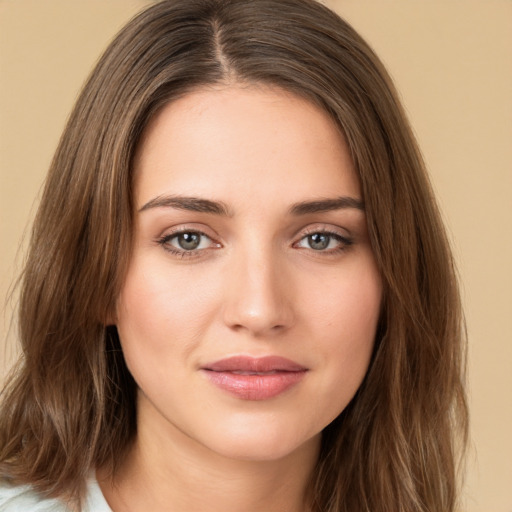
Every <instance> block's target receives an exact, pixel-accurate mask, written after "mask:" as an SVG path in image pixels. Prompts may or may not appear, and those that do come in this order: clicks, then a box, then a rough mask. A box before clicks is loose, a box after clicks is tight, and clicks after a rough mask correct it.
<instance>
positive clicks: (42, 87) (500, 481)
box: [0, 0, 512, 512]
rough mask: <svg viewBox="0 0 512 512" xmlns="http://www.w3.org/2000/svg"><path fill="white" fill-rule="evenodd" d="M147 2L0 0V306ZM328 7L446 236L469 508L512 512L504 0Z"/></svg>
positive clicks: (511, 181) (510, 193)
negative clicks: (361, 52) (72, 123)
mask: <svg viewBox="0 0 512 512" xmlns="http://www.w3.org/2000/svg"><path fill="white" fill-rule="evenodd" d="M148 3H149V2H148V1H144V0H138V1H137V0H108V1H106V0H87V1H86V0H44V1H41V0H0V73H1V75H0V260H1V263H0V297H1V298H3V297H5V296H6V295H7V292H8V289H9V287H10V286H11V285H12V282H13V279H14V276H15V275H16V273H17V272H18V271H19V267H20V263H21V256H22V253H23V243H22V239H23V235H24V233H27V232H28V226H29V222H30V219H31V218H32V216H33V213H34V209H35V207H36V205H37V197H38V193H39V190H40V187H41V184H42V181H43V179H44V175H45V171H46V169H47V167H48V164H49V162H50V159H51V156H52V152H53V150H54V148H55V146H56V143H57V140H58V137H59V134H60V132H61V130H62V127H63V123H64V121H65V119H66V116H67V114H68V113H69V110H70V108H71V105H72V104H73V101H74V99H75V97H76V94H77V92H78V90H79V88H80V86H81V84H82V82H83V80H84V78H85V76H86V75H87V73H88V71H89V70H90V68H91V66H92V65H93V63H94V62H95V60H96V59H97V57H98V56H99V54H100V52H101V50H102V49H103V48H104V46H105V45H106V44H107V42H108V41H109V40H110V39H111V37H112V36H113V34H114V33H115V32H116V31H117V29H118V28H119V27H120V26H121V25H122V24H123V23H124V22H125V21H126V20H127V19H128V18H130V17H131V16H132V15H133V14H134V13H135V12H136V11H137V10H139V9H140V8H141V7H142V6H143V5H145V4H148ZM326 3H328V5H330V6H332V7H334V8H336V9H337V10H338V12H340V14H342V15H343V16H345V17H346V18H347V19H348V20H349V21H350V22H351V23H352V24H353V25H354V26H355V27H356V29H358V30H359V31H360V32H361V33H362V35H363V36H365V37H366V38H367V40H368V41H369V42H370V43H371V44H372V45H373V47H374V48H375V49H376V50H377V53H378V54H379V55H380V56H381V58H382V59H383V60H384V62H385V64H386V65H387V66H388V68H389V70H390V72H391V74H392V75H393V77H394V78H395V80H396V82H397V84H398V87H399V90H400V91H401V94H402V97H403V101H404V103H405V106H406V108H407V110H408V112H409V114H410V117H411V120H412V124H413V126H414V128H415V131H416V134H417V136H418V139H419V141H420V145H421V147H422V148H423V152H424V155H425V158H426V160H427V163H428V165H429V169H430V171H431V175H432V179H433V182H434V186H435V189H436V190H437V192H438V195H439V200H440V203H441V206H442V210H443V212H444V215H445V219H446V222H447V225H448V227H449V230H450V233H451V234H452V238H453V246H454V249H455V253H456V256H457V259H458V262H459V268H460V274H461V278H462V283H463V294H464V301H465V307H466V314H467V323H468V332H469V342H470V351H469V356H470V365H469V366H470V379H469V380H470V381H469V395H470V405H471V414H472V446H473V447H472V451H471V453H470V457H469V461H468V470H469V471H468V477H467V484H466V491H465V499H464V507H463V510H464V512H512V339H511V338H512V337H511V331H512V325H511V324H512V320H511V319H512V0H479V1H473V0H458V1H457V0H330V1H329V0H327V1H326ZM17 253H18V256H17ZM12 303H13V301H11V302H8V303H7V305H6V307H5V308H4V309H3V313H2V316H1V317H0V340H1V343H0V361H1V364H0V374H1V373H3V372H5V369H6V368H7V366H8V364H9V362H10V361H11V360H12V358H13V356H14V354H15V348H14V347H15V341H14V336H13V334H12V331H13V330H12V329H11V330H10V331H9V325H10V317H11V312H12V307H13V305H12ZM8 331H9V334H8ZM4 340H8V341H7V343H5V348H4V347H3V345H4Z"/></svg>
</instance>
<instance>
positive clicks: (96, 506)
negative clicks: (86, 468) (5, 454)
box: [0, 477, 112, 512]
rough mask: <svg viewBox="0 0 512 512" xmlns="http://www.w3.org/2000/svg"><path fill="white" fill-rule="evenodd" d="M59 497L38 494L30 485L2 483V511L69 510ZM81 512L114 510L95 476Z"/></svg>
mask: <svg viewBox="0 0 512 512" xmlns="http://www.w3.org/2000/svg"><path fill="white" fill-rule="evenodd" d="M69 510H70V509H69V508H68V507H66V505H65V504H64V503H63V502H62V501H60V500H58V499H54V498H53V499H47V498H43V497H41V496H40V495H38V494H37V493H36V492H34V490H33V489H32V487H30V486H28V485H20V486H11V485H8V484H5V483H1V484H0V512H69ZM81 512H112V509H111V508H110V507H109V506H108V504H107V502H106V500H105V498H104V497H103V494H102V493H101V490H100V487H99V485H98V482H97V481H96V479H95V478H94V477H92V478H90V479H89V480H88V482H87V495H86V499H85V502H84V506H83V507H82V511H81Z"/></svg>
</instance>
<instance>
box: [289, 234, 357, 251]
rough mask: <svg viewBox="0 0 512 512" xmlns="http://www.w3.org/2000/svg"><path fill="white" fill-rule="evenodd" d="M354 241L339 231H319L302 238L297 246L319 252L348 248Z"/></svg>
mask: <svg viewBox="0 0 512 512" xmlns="http://www.w3.org/2000/svg"><path fill="white" fill-rule="evenodd" d="M351 244H352V241H351V240H350V239H348V238H346V237H343V236H341V235H340V234H338V233H331V232H327V231H318V232H315V233H310V234H308V235H307V236H305V237H303V238H301V239H300V240H299V241H298V242H297V244H296V247H299V248H303V249H311V250H313V251H317V252H329V253H330V252H336V251H341V250H343V249H345V248H347V247H348V246H349V245H351Z"/></svg>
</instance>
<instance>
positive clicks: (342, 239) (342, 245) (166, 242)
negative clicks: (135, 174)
mask: <svg viewBox="0 0 512 512" xmlns="http://www.w3.org/2000/svg"><path fill="white" fill-rule="evenodd" d="M185 234H195V235H199V236H200V237H206V238H208V239H209V240H210V241H211V242H212V243H213V245H214V247H207V248H203V249H190V250H187V249H178V248H175V247H173V246H172V245H170V242H171V240H173V239H174V238H176V237H178V236H180V235H185ZM313 235H326V236H328V237H330V238H331V239H334V240H336V241H337V242H339V245H338V246H337V247H335V248H332V249H326V250H315V249H313V248H311V247H310V248H306V247H304V248H303V247H298V244H299V243H301V242H302V241H303V240H305V239H307V238H308V237H311V236H313ZM156 241H157V243H158V244H159V245H161V246H162V248H163V249H164V250H165V251H167V252H169V253H170V254H172V255H173V256H177V257H179V258H190V257H198V256H200V254H201V253H204V251H209V250H211V249H217V248H219V247H220V246H221V244H220V243H218V242H215V241H214V240H213V239H212V237H210V236H208V235H207V234H206V233H204V232H202V231H199V230H197V229H180V230H177V231H174V232H172V233H169V234H166V235H164V236H162V237H160V238H158V239H157V240H156ZM329 243H330V242H329ZM353 243H354V241H353V240H352V239H351V238H349V237H346V236H342V235H340V234H339V233H337V232H335V231H332V230H329V229H325V228H324V229H312V230H310V231H308V232H305V233H304V234H303V235H302V236H301V238H300V239H299V240H298V241H297V242H294V244H293V247H296V248H298V249H307V250H309V251H311V252H313V253H318V254H321V255H325V256H328V255H329V256H331V255H332V256H334V255H337V254H340V253H341V252H343V251H346V250H347V249H348V248H350V246H351V245H352V244H353Z"/></svg>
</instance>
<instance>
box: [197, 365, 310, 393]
mask: <svg viewBox="0 0 512 512" xmlns="http://www.w3.org/2000/svg"><path fill="white" fill-rule="evenodd" d="M201 370H202V372H203V373H204V374H205V375H206V377H207V378H208V379H209V380H210V382H211V383H212V384H214V385H215V386H217V387H219V388H220V389H222V390H224V391H227V392H228V393H230V394H232V395H234V396H236V397H238V398H241V399H243V400H267V399H269V398H273V397H275V396H277V395H280V394H281V393H283V392H284V391H286V390H288V389H290V388H291V387H292V386H294V385H296V384H298V383H299V382H300V381H301V380H302V379H303V377H304V376H305V375H306V372H307V368H305V367H303V366H301V365H300V364H297V363H295V362H293V361H290V360H289V359H286V358H284V357H279V356H266V357H259V358H254V357H249V356H234V357H229V358H227V359H221V360H219V361H215V362H213V363H210V364H207V365H205V366H203V367H202V368H201Z"/></svg>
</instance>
